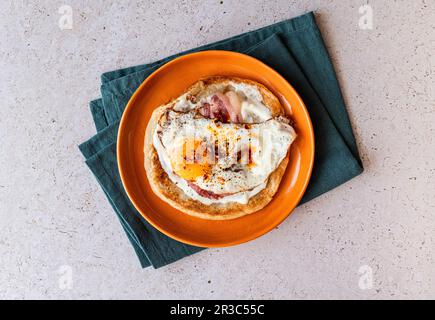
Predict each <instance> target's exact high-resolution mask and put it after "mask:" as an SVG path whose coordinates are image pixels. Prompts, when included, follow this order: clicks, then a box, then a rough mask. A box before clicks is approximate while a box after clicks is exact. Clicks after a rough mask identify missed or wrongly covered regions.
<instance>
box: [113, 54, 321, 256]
mask: <svg viewBox="0 0 435 320" xmlns="http://www.w3.org/2000/svg"><path fill="white" fill-rule="evenodd" d="M208 54H210V55H212V54H223V55H229V56H238V57H242V58H244V59H248V60H251V61H253V62H255V63H258V64H261V65H262V66H263V67H264V68H266V70H268V72H271V73H273V74H275V76H277V77H279V78H281V79H282V80H283V81H284V82H285V84H286V85H287V86H288V87H289V89H290V90H291V91H292V92H293V94H294V95H295V97H297V99H298V100H299V102H300V104H301V106H302V107H303V109H304V110H305V112H304V113H305V114H306V118H307V120H308V128H309V137H310V139H311V141H312V143H311V148H310V153H311V157H310V159H309V169H308V172H307V178H306V179H305V181H304V183H303V187H302V188H301V191H300V192H299V194H298V195H297V201H296V202H295V203H296V204H295V206H294V207H292V208H290V209H289V210H288V213H287V214H285V215H284V216H283V217H282V218H281V219H277V220H276V221H274V223H272V224H271V225H270V226H269V227H268V228H265V229H264V230H260V231H258V232H256V233H253V234H252V236H250V237H246V238H245V239H242V240H239V241H231V242H225V243H222V244H216V243H205V242H204V241H201V242H197V241H194V240H191V239H186V238H184V237H179V236H177V235H174V234H172V233H170V232H168V231H166V230H165V229H164V228H161V227H160V226H159V225H157V224H156V223H154V221H153V220H152V219H150V218H149V217H148V215H147V214H146V213H145V212H143V211H142V209H141V207H140V206H139V205H138V203H136V201H135V200H134V197H133V196H132V195H131V190H129V187H128V183H127V178H126V176H125V172H124V169H123V166H122V165H121V162H122V160H121V155H120V154H121V148H122V140H123V139H122V136H123V132H124V131H125V130H124V127H125V126H126V125H127V124H126V123H128V122H127V120H126V119H127V115H128V113H129V112H131V111H130V110H131V109H132V108H133V106H134V103H135V101H136V99H137V98H138V96H139V95H140V92H141V90H143V88H144V87H145V86H146V85H147V83H148V82H150V81H151V80H152V79H153V78H154V77H156V76H157V75H158V74H159V73H160V72H162V71H163V70H165V69H167V68H170V67H171V65H173V64H176V63H179V62H180V61H182V60H185V59H188V58H190V57H192V56H197V55H198V56H201V55H208ZM198 80H199V79H198ZM263 85H264V84H263ZM157 107H158V106H156V107H155V108H157ZM148 122H149V120H148ZM148 122H147V124H146V127H147V126H148ZM314 159H315V136H314V129H313V124H312V121H311V117H310V114H309V112H308V109H307V107H306V105H305V103H304V101H303V100H302V98H301V97H300V95H299V94H298V92H297V91H296V90H295V89H294V88H293V86H292V85H291V84H290V83H289V82H288V81H287V80H286V79H285V78H284V77H283V76H282V75H281V74H280V73H278V72H277V71H276V70H275V69H273V68H272V67H270V66H268V65H267V64H265V63H264V62H262V61H261V60H258V59H256V58H254V57H252V56H249V55H247V54H244V53H240V52H235V51H228V50H204V51H199V52H193V53H188V54H184V55H181V56H179V57H176V58H174V59H172V60H171V61H168V62H167V63H165V64H163V65H161V66H160V67H159V68H157V69H156V70H155V71H154V72H153V73H151V74H150V75H149V76H148V77H147V78H146V79H145V80H144V81H143V82H142V83H141V84H140V85H139V87H138V88H137V89H136V90H135V92H134V93H133V95H132V96H131V97H130V99H129V100H128V103H127V105H126V107H125V109H124V111H123V114H122V116H121V119H120V122H119V127H118V136H117V139H116V160H117V166H118V171H119V175H120V178H121V182H122V186H123V188H124V190H125V192H126V194H127V196H128V199H129V201H130V202H131V203H132V204H133V206H134V207H135V209H136V210H137V211H138V212H139V213H140V215H141V216H142V217H143V218H144V219H145V220H146V221H147V222H148V223H150V224H151V225H152V226H153V227H154V228H156V229H157V230H159V231H160V232H162V233H163V234H165V235H166V236H168V237H170V238H172V239H175V240H177V241H180V242H182V243H185V244H189V245H193V246H198V247H204V248H213V247H214V248H222V247H229V246H235V245H238V244H242V243H246V242H249V241H252V240H255V239H257V238H259V237H261V236H262V235H265V234H267V233H269V232H270V231H271V230H273V229H274V228H276V227H277V226H278V225H280V224H281V223H282V222H283V221H284V220H285V219H287V218H288V217H289V216H290V214H291V213H292V212H293V211H294V209H295V208H296V207H297V206H298V204H299V203H300V201H301V199H302V197H303V196H304V194H305V192H306V190H307V187H308V184H309V182H310V181H311V176H312V172H313V166H314ZM286 171H287V168H286ZM284 174H285V172H284ZM146 179H147V180H148V177H146ZM280 187H281V186H278V190H277V192H279V188H280ZM162 201H163V200H162ZM174 210H178V209H175V208H174ZM178 211H181V210H178ZM181 212H182V211H181ZM183 214H186V213H184V212H183ZM241 218H243V217H241Z"/></svg>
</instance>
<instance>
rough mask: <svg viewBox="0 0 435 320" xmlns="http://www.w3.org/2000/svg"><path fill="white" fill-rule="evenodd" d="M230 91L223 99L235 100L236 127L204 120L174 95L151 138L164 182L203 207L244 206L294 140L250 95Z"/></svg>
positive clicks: (281, 121)
mask: <svg viewBox="0 0 435 320" xmlns="http://www.w3.org/2000/svg"><path fill="white" fill-rule="evenodd" d="M231 89H232V90H231V92H233V93H234V94H233V93H231V94H229V95H227V96H229V98H228V99H229V100H230V99H231V100H232V101H231V103H232V104H233V105H234V104H235V102H234V101H235V99H239V100H240V103H239V108H238V112H239V115H241V118H240V119H241V120H242V121H241V123H232V122H221V121H217V119H210V118H207V117H205V116H203V115H202V114H201V113H199V112H198V109H197V107H196V108H195V107H194V106H192V104H191V103H190V101H188V99H186V98H185V97H184V98H183V97H180V98H179V99H178V101H176V102H175V104H174V107H173V108H172V109H170V110H168V111H167V112H166V113H165V115H164V116H163V117H162V118H161V119H160V121H159V125H158V127H157V129H156V131H155V132H154V136H153V144H154V147H155V149H156V151H157V154H158V157H159V159H160V162H161V164H162V168H163V170H164V171H165V172H166V173H167V174H168V177H169V179H170V180H171V181H172V182H173V183H175V184H176V185H177V186H178V187H179V188H181V189H182V190H183V191H184V193H185V194H186V195H187V196H189V197H191V198H193V199H195V200H198V201H200V202H202V203H204V204H207V205H210V204H213V203H228V202H238V203H241V204H246V203H247V202H248V201H249V198H251V197H253V196H254V195H256V194H257V193H259V192H260V191H261V190H263V189H264V188H265V187H266V184H267V179H268V177H269V175H270V174H271V173H272V172H273V171H274V170H275V169H276V168H277V167H278V166H279V164H280V163H281V161H282V160H283V159H284V158H285V157H286V155H287V152H288V149H289V147H290V145H291V143H292V142H293V141H294V139H295V137H296V134H295V131H294V130H293V128H292V127H291V126H290V125H289V123H288V120H287V119H286V118H283V117H278V118H272V117H271V116H270V112H269V110H268V109H267V107H265V106H264V105H262V104H261V103H260V101H261V97H258V96H256V95H255V92H249V91H247V90H243V88H237V87H236V86H234V87H232V88H231ZM240 92H244V93H243V94H241V93H240ZM210 99H211V94H209V95H207V94H205V95H204V96H203V97H201V101H200V104H201V105H204V104H205V103H209V102H210ZM197 103H198V102H197ZM205 193H206V194H207V196H205Z"/></svg>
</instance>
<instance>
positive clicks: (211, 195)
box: [187, 181, 226, 200]
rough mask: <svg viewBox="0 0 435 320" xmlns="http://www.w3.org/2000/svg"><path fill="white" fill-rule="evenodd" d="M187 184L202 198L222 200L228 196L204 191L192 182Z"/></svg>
mask: <svg viewBox="0 0 435 320" xmlns="http://www.w3.org/2000/svg"><path fill="white" fill-rule="evenodd" d="M187 184H188V185H189V187H191V188H192V189H193V190H195V192H196V193H197V194H199V195H200V196H202V197H204V198H208V199H214V200H217V199H221V198H223V197H225V196H226V194H216V193H214V192H211V191H208V190H204V189H202V188H200V187H198V186H197V185H196V184H194V183H192V182H190V181H188V182H187Z"/></svg>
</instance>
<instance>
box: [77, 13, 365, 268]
mask: <svg viewBox="0 0 435 320" xmlns="http://www.w3.org/2000/svg"><path fill="white" fill-rule="evenodd" d="M203 50H229V51H236V52H242V53H245V54H248V55H250V56H253V57H255V58H257V59H259V60H261V61H263V62H264V63H266V64H267V65H269V66H270V67H272V68H273V69H275V70H276V71H277V72H278V73H280V74H281V75H282V76H283V77H284V78H286V79H287V81H289V83H290V84H291V85H292V86H293V87H294V88H295V89H296V91H297V92H298V93H299V95H300V96H301V98H302V100H303V101H304V103H305V105H306V106H307V108H308V112H309V114H310V117H311V120H312V123H313V127H314V133H315V139H316V140H315V143H316V152H315V162H314V168H313V173H312V177H311V180H310V183H309V186H308V188H307V191H306V192H305V195H304V197H303V198H302V201H301V203H304V202H306V201H309V200H311V199H313V198H315V197H317V196H319V195H321V194H323V193H325V192H327V191H329V190H331V189H333V188H335V187H336V186H338V185H340V184H342V183H344V182H346V181H348V180H349V179H351V178H353V177H355V176H357V175H358V174H360V173H361V172H362V171H363V167H362V162H361V159H360V157H359V154H358V148H357V145H356V142H355V137H354V134H353V132H352V127H351V124H350V121H349V117H348V114H347V111H346V106H345V104H344V101H343V98H342V94H341V91H340V87H339V85H338V82H337V79H336V76H335V72H334V69H333V66H332V64H331V61H330V58H329V55H328V53H327V51H326V48H325V45H324V43H323V39H322V36H321V34H320V31H319V29H318V27H317V25H316V22H315V18H314V14H313V13H312V12H310V13H307V14H305V15H303V16H300V17H297V18H293V19H290V20H286V21H282V22H279V23H276V24H273V25H270V26H267V27H264V28H261V29H258V30H255V31H251V32H248V33H245V34H242V35H238V36H235V37H232V38H229V39H226V40H222V41H219V42H216V43H213V44H209V45H206V46H202V47H199V48H196V49H192V50H189V51H186V52H183V53H179V54H177V55H173V56H170V57H168V58H165V59H162V60H159V61H156V62H154V63H150V64H143V65H139V66H134V67H130V68H124V69H119V70H115V71H111V72H106V73H104V74H103V75H102V76H101V83H102V84H101V99H98V100H94V101H91V103H90V110H91V113H92V117H93V120H94V122H95V128H96V130H97V134H96V135H95V136H93V137H92V138H91V139H89V140H87V141H86V142H84V143H82V144H81V145H79V149H80V151H81V152H82V154H83V155H84V157H85V158H86V164H87V166H88V167H89V169H90V170H91V171H92V173H93V174H94V176H95V177H96V179H97V181H98V182H99V184H100V186H101V188H102V189H103V191H104V193H105V195H106V197H107V199H108V201H109V203H110V204H111V206H112V208H113V210H114V212H115V213H116V215H117V216H118V218H119V221H120V222H121V225H122V227H123V229H124V231H125V232H126V234H127V237H128V239H129V241H130V242H131V244H132V246H133V248H134V250H135V252H136V254H137V256H138V258H139V261H140V263H141V266H142V267H147V266H150V265H152V266H153V267H154V268H159V267H162V266H164V265H167V264H169V263H171V262H174V261H176V260H178V259H181V258H183V257H186V256H188V255H190V254H193V253H195V252H198V251H200V250H203V249H204V248H198V247H194V246H190V245H186V244H183V243H180V242H178V241H175V240H173V239H171V238H169V237H167V236H165V235H164V234H162V233H161V232H160V231H158V230H156V229H155V228H154V227H152V226H151V225H150V224H149V223H148V222H147V221H146V220H145V219H143V218H142V216H141V215H140V214H139V213H138V212H137V210H136V209H135V208H134V207H133V205H132V204H131V202H130V201H129V199H128V197H127V195H126V193H125V191H124V189H123V186H122V183H121V179H120V176H119V172H118V166H117V162H116V138H117V133H118V126H119V120H120V118H121V116H122V113H123V111H124V108H125V106H126V105H127V102H128V101H129V99H130V97H131V96H132V94H133V93H134V92H135V90H136V89H137V88H138V87H139V85H140V84H141V83H142V82H143V81H144V80H145V79H146V78H147V77H148V76H149V75H150V74H151V73H153V72H154V71H155V70H156V69H158V68H159V67H160V66H162V65H163V64H165V63H166V62H168V61H170V60H172V59H174V58H176V57H178V56H181V55H184V54H186V53H190V52H197V51H203Z"/></svg>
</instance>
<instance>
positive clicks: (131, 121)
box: [117, 51, 314, 247]
mask: <svg viewBox="0 0 435 320" xmlns="http://www.w3.org/2000/svg"><path fill="white" fill-rule="evenodd" d="M216 75H219V76H235V77H240V78H245V79H252V80H254V81H257V82H259V83H262V84H264V85H265V86H267V87H268V88H269V89H270V90H271V91H272V92H274V93H275V94H276V95H277V96H278V97H279V98H280V100H281V102H282V104H283V105H284V107H285V109H286V111H287V113H288V114H290V115H291V118H292V119H293V120H294V121H295V130H296V132H297V134H298V136H297V138H296V141H295V142H294V143H293V144H292V146H291V148H290V161H289V164H288V167H287V170H286V172H285V174H284V176H283V179H282V182H281V185H280V187H279V189H278V192H277V193H276V195H275V197H274V198H273V200H272V201H271V202H270V203H269V204H268V205H267V206H266V207H265V208H263V209H262V210H260V211H258V212H255V213H253V214H250V215H247V216H244V217H241V218H238V219H234V220H225V221H213V220H204V219H200V218H195V217H192V216H189V215H187V214H185V213H183V212H181V211H179V210H176V209H174V208H172V207H171V206H170V205H169V204H167V203H165V202H163V201H162V200H160V198H158V197H157V196H156V195H155V194H154V193H153V191H152V190H151V187H150V184H149V182H148V180H147V176H146V172H145V168H144V155H143V146H144V136H145V129H146V126H147V124H148V120H149V119H150V117H151V114H152V112H153V111H154V109H155V108H156V107H158V106H160V105H162V104H164V103H167V102H168V101H170V100H171V99H173V98H176V97H178V96H179V95H181V94H182V93H183V91H185V90H186V89H187V88H188V87H189V86H190V85H192V84H193V83H195V82H196V81H198V80H199V79H201V78H204V77H209V76H216ZM117 157H118V166H119V172H120V174H121V179H122V183H123V185H124V188H125V190H126V192H127V194H128V196H129V198H130V200H131V202H132V203H133V204H134V206H135V207H136V209H137V210H138V211H139V212H140V213H141V214H142V216H143V217H144V218H145V219H146V220H148V222H149V223H151V224H152V225H153V226H154V227H156V228H157V229H158V230H160V231H161V232H163V233H165V234H166V235H168V236H169V237H172V238H174V239H176V240H179V241H182V242H185V243H188V244H192V245H196V246H201V247H222V246H231V245H236V244H239V243H242V242H246V241H249V240H252V239H255V238H257V237H259V236H261V235H263V234H265V233H266V232H268V231H270V230H272V229H273V228H274V227H276V226H277V225H278V224H279V223H281V222H282V221H283V220H284V219H285V218H286V217H287V216H288V215H289V214H290V212H291V211H292V210H293V209H294V208H295V207H296V205H297V204H298V202H299V201H300V199H301V198H302V195H303V194H304V192H305V189H306V188H307V185H308V182H309V180H310V176H311V171H312V168H313V161H314V134H313V128H312V125H311V121H310V117H309V114H308V112H307V109H306V108H305V106H304V103H303V102H302V100H301V99H300V97H299V96H298V94H297V93H296V91H295V90H294V89H293V88H292V87H291V86H290V84H289V83H288V82H287V81H286V80H285V79H284V78H283V77H281V76H280V75H279V74H278V73H277V72H276V71H274V70H273V69H271V68H270V67H268V66H266V65H265V64H263V63H262V62H260V61H258V60H256V59H254V58H252V57H250V56H247V55H244V54H240V53H235V52H229V51H203V52H198V53H192V54H188V55H185V56H182V57H179V58H177V59H175V60H172V61H171V62H169V63H167V64H165V65H164V66H162V67H161V68H159V69H158V70H157V71H155V72H154V73H153V74H152V75H151V76H149V77H148V78H147V79H146V80H145V81H144V82H143V83H142V85H141V86H140V87H139V88H138V89H137V91H136V92H135V93H134V94H133V96H132V97H131V99H130V101H129V103H128V105H127V107H126V109H125V111H124V114H123V116H122V119H121V123H120V126H119V133H118V144H117Z"/></svg>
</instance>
